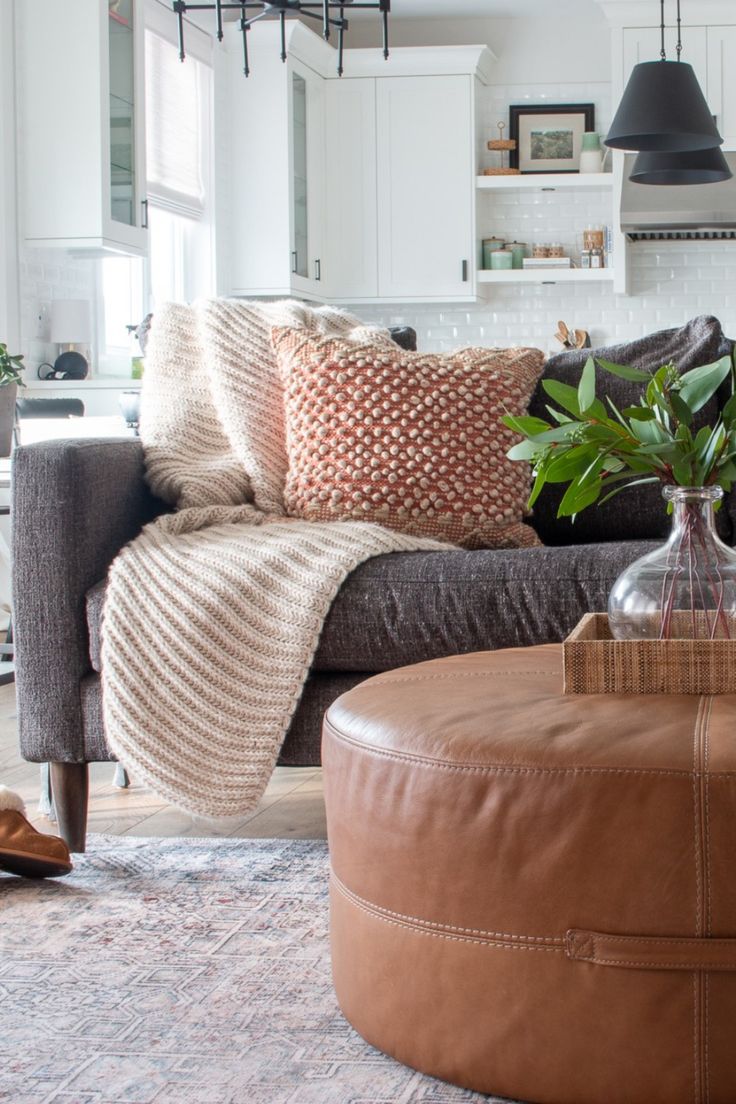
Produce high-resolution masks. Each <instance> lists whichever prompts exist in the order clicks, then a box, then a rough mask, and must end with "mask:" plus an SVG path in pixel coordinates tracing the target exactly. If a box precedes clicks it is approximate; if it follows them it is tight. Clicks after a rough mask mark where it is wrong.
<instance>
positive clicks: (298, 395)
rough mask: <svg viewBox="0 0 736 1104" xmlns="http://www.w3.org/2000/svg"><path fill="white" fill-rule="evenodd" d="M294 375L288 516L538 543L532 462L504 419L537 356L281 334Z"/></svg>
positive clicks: (290, 331)
mask: <svg viewBox="0 0 736 1104" xmlns="http://www.w3.org/2000/svg"><path fill="white" fill-rule="evenodd" d="M272 340H273V343H274V348H275V349H276V352H277V354H278V358H279V365H280V367H281V370H282V374H283V377H284V396H285V409H286V441H287V451H288V455H289V471H288V474H287V477H286V487H285V489H284V503H285V506H286V512H287V513H288V514H290V515H291V516H292V517H299V518H304V519H306V520H308V521H346V520H354V521H355V520H360V521H373V522H378V523H380V524H381V525H384V526H386V527H387V528H389V529H396V530H399V531H400V532H404V533H410V534H413V535H416V536H427V537H435V538H438V539H440V540H446V541H448V542H449V543H451V544H459V545H462V546H463V547H465V548H512V547H519V546H522V547H523V546H527V545H532V544H537V543H538V540H537V537H536V535H535V533H534V530H533V529H531V527H530V526H528V525H525V524H524V523H523V520H522V519H523V517H524V514H525V507H526V502H527V499H528V497H529V488H530V469H529V465H528V464H515V463H514V462H513V461H511V460H509V459H508V458H507V456H506V453H507V451H508V449H509V448H510V446H511V445H512V444H513V443H514V442H515V441H516V440H517V439H518V438H517V437H516V435H515V434H514V432H513V431H512V430H509V429H507V428H506V427H505V426H504V425H503V424H502V422H501V418H502V416H503V415H504V414H505V413H508V414H519V415H521V414H525V413H526V409H527V403H528V402H529V398H530V396H531V393H532V390H533V389H534V386H535V384H536V382H537V379H538V378H539V374H540V372H541V370H542V365H543V362H544V358H543V356H542V354H541V353H540V352H539V350H538V349H462V350H460V351H459V352H457V353H453V354H449V355H447V356H443V355H440V354H435V353H427V354H424V353H406V352H405V353H403V354H399V353H391V352H390V351H387V349H386V346H385V345H380V346H376V345H373V344H365V345H357V346H356V345H350V344H348V343H346V342H345V341H344V340H342V339H340V338H329V339H325V338H322V337H320V336H319V335H315V334H313V333H310V332H309V331H308V330H305V329H296V328H292V327H284V328H278V329H274V331H273V335H272Z"/></svg>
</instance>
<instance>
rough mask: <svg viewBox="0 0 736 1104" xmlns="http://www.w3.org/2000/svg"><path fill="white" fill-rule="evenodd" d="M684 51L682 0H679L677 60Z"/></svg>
mask: <svg viewBox="0 0 736 1104" xmlns="http://www.w3.org/2000/svg"><path fill="white" fill-rule="evenodd" d="M681 53H682V19H681V17H680V0H677V60H678V61H679V60H680V54H681Z"/></svg>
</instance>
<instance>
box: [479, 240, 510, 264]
mask: <svg viewBox="0 0 736 1104" xmlns="http://www.w3.org/2000/svg"><path fill="white" fill-rule="evenodd" d="M505 245H506V242H505V241H504V239H503V238H484V239H483V268H493V265H492V264H491V257H492V256H493V254H494V253H497V252H498V251H499V250H500V249H503V247H504V246H505Z"/></svg>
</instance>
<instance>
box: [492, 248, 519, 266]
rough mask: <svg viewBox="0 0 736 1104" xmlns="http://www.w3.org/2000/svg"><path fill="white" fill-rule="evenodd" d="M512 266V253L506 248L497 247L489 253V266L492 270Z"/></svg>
mask: <svg viewBox="0 0 736 1104" xmlns="http://www.w3.org/2000/svg"><path fill="white" fill-rule="evenodd" d="M513 267H514V255H513V253H511V252H510V251H509V250H508V249H497V250H496V252H495V253H491V268H492V269H493V271H494V272H496V271H500V270H501V269H505V270H508V269H510V268H513Z"/></svg>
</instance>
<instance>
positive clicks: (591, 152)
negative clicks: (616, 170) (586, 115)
mask: <svg viewBox="0 0 736 1104" xmlns="http://www.w3.org/2000/svg"><path fill="white" fill-rule="evenodd" d="M580 172H581V173H599V172H603V150H602V149H601V139H600V135H599V134H597V133H596V131H594V130H587V131H586V132H585V134H584V135H583V143H582V147H581V150H580Z"/></svg>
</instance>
